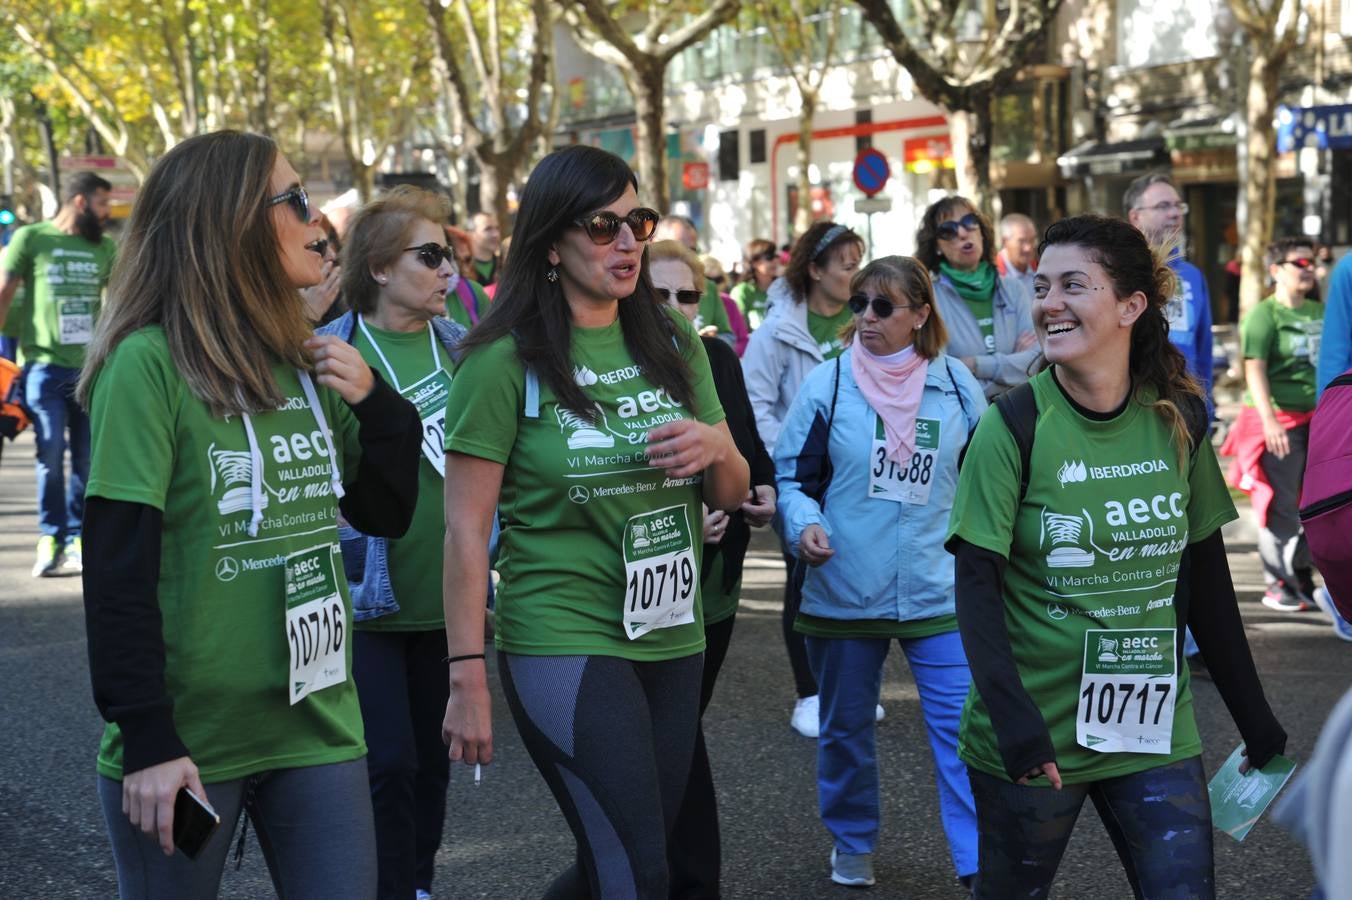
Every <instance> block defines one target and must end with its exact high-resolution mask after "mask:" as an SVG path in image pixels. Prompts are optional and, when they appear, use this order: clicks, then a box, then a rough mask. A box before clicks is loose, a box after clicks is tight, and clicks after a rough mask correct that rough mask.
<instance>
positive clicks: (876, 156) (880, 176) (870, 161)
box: [854, 147, 892, 197]
mask: <svg viewBox="0 0 1352 900" xmlns="http://www.w3.org/2000/svg"><path fill="white" fill-rule="evenodd" d="M891 175H892V167H891V166H889V165H888V164H887V157H886V156H884V155H883V153H882V151H881V150H875V149H873V148H872V147H869V148H867V149H864V150H860V151H859V155H858V156H856V157H855V158H854V186H855V187H857V188H859V190H861V191H863V192H864V193H865V194H867V195H868V196H870V197H872V196H873V195H874V194H876V193H878V192H879V191H881V190H882V189H883V188H884V187H885V186H886V185H887V179H888V178H890V177H891Z"/></svg>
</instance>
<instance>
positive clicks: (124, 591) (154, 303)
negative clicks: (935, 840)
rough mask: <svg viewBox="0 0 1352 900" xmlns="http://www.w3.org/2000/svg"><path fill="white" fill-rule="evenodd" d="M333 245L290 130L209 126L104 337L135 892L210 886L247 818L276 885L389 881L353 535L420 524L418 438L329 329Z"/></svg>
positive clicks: (101, 533)
mask: <svg viewBox="0 0 1352 900" xmlns="http://www.w3.org/2000/svg"><path fill="white" fill-rule="evenodd" d="M208 182H210V183H211V184H213V185H215V187H213V188H212V189H211V190H203V185H204V184H206V183H208ZM323 237H324V235H323V232H322V231H321V230H320V229H319V228H318V227H317V225H316V224H315V220H314V217H313V212H312V210H311V208H310V205H309V199H308V197H307V196H306V193H305V189H304V188H303V187H301V186H300V184H299V181H298V179H297V177H296V173H295V171H294V170H293V169H292V168H291V165H290V164H289V163H288V162H287V161H286V158H285V157H283V156H282V155H281V154H280V153H279V152H278V151H277V147H276V145H274V144H273V143H272V141H270V140H268V139H267V138H264V137H260V136H258V135H252V134H241V133H237V132H216V133H214V134H208V135H203V136H201V137H195V138H190V139H188V140H186V141H184V142H183V143H181V144H179V145H177V146H176V147H174V148H173V149H172V150H170V151H169V152H168V153H167V154H165V156H164V157H163V158H162V159H160V161H159V162H158V163H156V165H155V167H154V169H152V170H151V173H150V175H149V177H148V178H147V179H146V182H145V184H144V186H143V187H142V189H141V193H140V196H139V197H138V199H137V203H136V209H135V211H134V212H133V214H132V218H131V222H130V225H129V227H128V233H127V236H126V238H125V241H124V244H123V251H122V253H121V255H120V259H119V264H118V267H117V269H116V271H115V272H114V273H113V281H112V284H111V287H110V293H109V303H108V307H107V310H106V311H105V313H104V315H103V317H102V318H101V319H100V320H99V325H98V330H97V332H96V334H95V339H94V342H93V344H92V345H91V348H90V356H89V362H88V365H87V367H86V368H85V370H84V374H83V377H82V381H81V386H80V396H81V399H82V401H83V402H85V403H86V404H87V405H88V407H89V411H90V418H91V421H92V422H93V424H94V429H93V433H94V441H93V448H92V459H91V469H90V480H89V489H88V493H89V505H88V508H87V509H88V512H87V518H86V526H85V529H86V530H85V554H86V558H85V570H84V589H85V610H86V618H87V623H88V631H89V658H90V672H91V676H92V680H93V684H94V697H95V700H96V702H97V703H98V706H99V710H100V712H101V713H102V714H103V716H104V718H105V719H107V720H108V723H109V724H108V727H107V728H106V730H105V731H104V736H103V743H102V746H101V747H100V750H99V759H98V771H99V796H100V799H101V800H102V803H103V811H104V817H105V819H106V820H107V823H108V832H109V835H110V837H111V840H112V845H113V857H114V860H115V862H116V865H117V874H118V887H119V891H120V892H121V895H122V896H123V897H124V898H132V897H156V898H159V897H164V898H169V897H174V898H180V897H187V898H206V897H214V896H215V895H216V890H217V886H218V884H219V882H220V877H221V869H222V866H223V864H224V861H225V856H226V851H227V849H228V845H229V842H230V832H231V830H232V828H233V825H234V823H235V821H236V820H237V819H238V818H239V815H240V812H241V810H246V811H247V813H248V816H249V818H250V819H252V820H253V822H254V825H255V829H256V831H257V834H258V839H259V843H260V844H261V845H262V848H263V853H264V856H265V857H266V858H267V862H268V867H269V869H270V870H271V872H272V876H273V880H274V882H275V883H276V886H277V892H278V894H279V895H281V896H285V897H288V898H292V897H314V898H322V897H352V898H363V900H364V898H368V897H370V896H371V895H372V894H373V893H374V891H375V842H374V838H373V831H372V821H371V801H370V793H369V789H368V787H367V773H366V759H365V755H366V745H365V743H364V741H363V738H362V719H361V712H360V708H359V706H358V700H357V691H356V688H355V686H354V684H353V678H352V652H351V643H352V642H351V639H350V638H351V633H352V610H351V604H350V602H349V599H348V588H347V580H346V579H345V578H344V577H343V574H342V568H341V564H340V562H339V549H338V530H337V521H338V514H339V512H340V511H341V513H342V515H343V517H344V518H346V519H347V520H348V521H350V522H352V523H353V524H354V525H356V526H358V527H360V528H361V529H362V530H363V531H366V532H367V533H369V534H378V535H385V536H391V537H392V536H397V535H399V534H402V533H403V532H404V530H405V529H406V528H407V527H408V524H409V521H410V519H411V517H412V515H413V507H414V501H415V495H416V489H417V482H416V472H417V469H416V460H417V454H418V443H419V428H418V420H417V415H416V413H415V411H414V409H413V407H412V406H411V405H410V404H408V403H407V402H405V401H404V400H402V399H400V398H399V396H398V395H397V394H396V393H395V392H394V391H393V390H392V389H391V388H390V387H389V386H388V385H386V384H385V383H384V382H383V381H382V380H381V379H380V378H379V377H378V376H375V375H373V373H372V372H371V370H370V368H369V367H368V366H367V365H366V363H365V362H363V361H362V358H361V356H360V354H358V353H357V351H356V350H354V349H353V348H352V347H351V346H349V345H348V344H345V343H343V342H342V341H341V340H339V339H338V338H336V337H333V336H324V337H315V336H312V335H311V333H310V325H309V322H308V320H307V318H306V312H305V308H304V305H303V302H302V300H301V298H300V295H299V293H298V290H299V289H300V288H303V287H306V286H309V285H314V284H318V283H319V282H320V280H321V277H322V275H321V273H322V267H323V261H324V260H323ZM181 788H187V789H189V790H191V791H192V792H193V793H194V794H196V795H197V796H198V797H199V798H201V799H202V800H205V801H206V802H207V803H209V804H210V805H211V806H213V807H215V810H216V812H217V813H218V814H219V815H220V819H221V822H222V823H223V824H225V826H226V827H225V828H218V829H217V830H216V832H215V834H214V835H213V836H212V837H210V838H209V839H208V840H207V842H206V843H205V845H204V846H202V847H201V848H200V850H199V851H198V853H197V857H196V859H195V860H193V859H189V858H188V857H187V856H186V855H184V854H182V853H179V854H175V855H172V856H171V855H170V854H172V853H173V851H174V848H175V843H174V824H175V800H176V798H178V795H179V791H180V789H181Z"/></svg>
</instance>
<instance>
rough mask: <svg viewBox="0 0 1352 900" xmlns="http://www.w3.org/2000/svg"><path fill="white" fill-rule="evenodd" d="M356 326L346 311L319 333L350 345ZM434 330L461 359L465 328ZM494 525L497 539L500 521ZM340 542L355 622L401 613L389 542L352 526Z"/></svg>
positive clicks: (437, 324) (435, 324)
mask: <svg viewBox="0 0 1352 900" xmlns="http://www.w3.org/2000/svg"><path fill="white" fill-rule="evenodd" d="M356 327H357V317H356V316H354V315H353V314H352V313H351V312H345V313H343V314H342V315H341V316H339V317H338V318H336V319H334V320H333V321H332V322H330V323H329V324H327V325H321V326H320V327H319V328H316V329H315V334H332V335H337V336H338V337H340V338H342V339H343V340H345V341H347V342H348V343H349V344H350V343H352V332H353V331H354V330H355V329H356ZM432 330H433V331H434V332H435V333H436V336H437V340H438V341H440V342H441V346H442V347H444V348H445V349H446V352H447V353H448V354H449V355H450V357H451V359H453V360H455V359H459V358H460V352H459V351H458V350H457V349H456V347H457V345H459V343H460V339H461V338H463V337H464V336H465V334H466V333H467V332H466V331H465V327H464V326H463V325H461V324H459V323H457V322H452V321H451V320H450V319H446V318H442V317H441V316H437V317H436V318H435V319H433V320H432ZM420 460H421V457H420ZM418 464H419V465H422V463H421V461H420V462H419V463H418ZM494 523H495V529H494V530H495V534H494V536H495V537H496V518H495V519H494ZM338 540H339V542H340V543H341V545H342V548H343V571H344V573H345V574H346V575H347V583H348V587H349V588H350V592H351V594H352V621H354V622H364V621H366V620H367V619H375V618H379V617H380V616H388V615H390V614H391V613H397V612H398V611H399V601H398V600H397V599H395V596H394V588H393V586H392V585H391V584H390V551H389V541H388V539H386V538H383V537H371V536H370V535H366V534H362V533H361V532H360V531H358V530H357V529H355V528H353V527H352V526H351V525H340V526H338Z"/></svg>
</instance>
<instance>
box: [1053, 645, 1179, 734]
mask: <svg viewBox="0 0 1352 900" xmlns="http://www.w3.org/2000/svg"><path fill="white" fill-rule="evenodd" d="M1177 694H1178V676H1177V672H1176V670H1175V657H1174V630H1173V629H1172V628H1137V629H1124V630H1118V631H1087V632H1085V635H1084V668H1083V674H1082V675H1081V676H1080V698H1079V707H1078V710H1077V715H1076V716H1075V742H1076V743H1077V744H1079V745H1080V746H1081V747H1086V748H1088V749H1090V750H1095V751H1097V752H1099V753H1168V752H1169V750H1170V747H1171V744H1172V739H1173V729H1174V702H1175V700H1176V699H1177Z"/></svg>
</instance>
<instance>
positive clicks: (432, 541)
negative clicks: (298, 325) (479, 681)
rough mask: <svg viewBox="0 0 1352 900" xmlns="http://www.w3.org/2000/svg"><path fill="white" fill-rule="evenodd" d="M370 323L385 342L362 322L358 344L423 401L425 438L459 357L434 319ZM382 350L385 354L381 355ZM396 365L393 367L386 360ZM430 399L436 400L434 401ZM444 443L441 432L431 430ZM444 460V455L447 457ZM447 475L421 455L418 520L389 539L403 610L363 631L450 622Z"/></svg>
mask: <svg viewBox="0 0 1352 900" xmlns="http://www.w3.org/2000/svg"><path fill="white" fill-rule="evenodd" d="M365 324H366V329H367V332H369V334H370V336H371V337H372V338H374V339H375V341H376V343H377V344H378V345H379V347H380V353H376V352H375V349H374V348H373V347H372V346H371V342H370V341H368V340H367V339H366V334H363V333H362V330H361V328H356V329H354V330H353V332H352V346H354V347H356V348H357V351H358V352H359V353H361V356H362V359H364V360H366V362H367V364H368V365H369V366H370V367H371V368H373V369H375V370H376V371H378V372H379V373H380V375H381V377H382V378H384V379H385V382H386V383H387V384H389V385H390V386H391V387H393V388H394V389H395V390H397V391H399V393H400V394H402V395H403V396H404V397H405V398H407V399H408V400H410V401H411V402H413V404H414V405H415V406H417V407H418V412H419V414H421V415H422V416H423V422H424V439H427V438H428V435H427V433H426V429H427V428H428V426H429V425H430V426H431V427H432V428H433V430H434V431H435V430H436V425H435V416H436V412H437V411H438V410H440V411H443V412H444V410H445V408H446V397H447V389H448V388H449V386H450V382H451V377H450V375H451V371H452V368H453V366H454V363H453V362H452V361H451V358H450V356H449V355H448V354H447V353H446V350H445V348H444V347H442V346H441V342H440V341H438V340H436V338H435V336H434V334H433V332H432V327H431V326H430V325H429V326H428V327H427V328H424V329H423V330H422V331H415V332H399V331H385V330H382V329H380V328H376V327H375V326H374V325H372V324H371V323H370V322H366V323H365ZM434 352H435V354H436V356H435V357H434V356H433V353H434ZM381 353H383V354H384V357H385V358H384V359H381ZM387 362H388V363H389V365H390V366H393V367H394V371H393V372H391V371H390V369H389V367H388V366H387V365H386V363H387ZM429 404H430V406H429ZM431 439H432V441H434V442H435V443H436V444H440V442H441V439H440V436H439V435H433V436H431ZM443 464H444V461H443ZM444 488H445V479H444V478H443V477H442V475H441V472H439V471H438V470H437V468H436V466H435V465H433V464H432V462H431V460H430V459H428V457H427V454H426V452H424V453H423V454H422V455H421V456H420V458H419V460H418V504H417V506H416V507H414V510H413V523H412V524H411V525H409V528H408V531H407V532H406V533H405V534H404V536H403V537H401V538H398V539H394V540H390V541H388V542H387V543H386V547H387V548H388V551H389V557H388V560H387V562H388V563H389V571H390V587H391V589H392V590H393V591H394V599H395V600H396V601H397V602H398V603H399V611H398V612H395V613H391V614H389V615H387V616H379V617H377V618H374V619H366V620H365V621H362V622H360V623H358V624H357V628H358V629H359V630H361V631H434V630H437V629H441V628H444V627H446V616H445V613H444V612H443V611H442V605H441V563H442V552H443V546H444V539H445V534H446V522H445V517H444V512H445V509H446V497H445V490H444Z"/></svg>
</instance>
